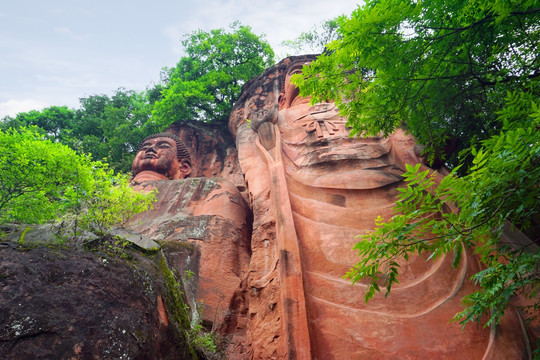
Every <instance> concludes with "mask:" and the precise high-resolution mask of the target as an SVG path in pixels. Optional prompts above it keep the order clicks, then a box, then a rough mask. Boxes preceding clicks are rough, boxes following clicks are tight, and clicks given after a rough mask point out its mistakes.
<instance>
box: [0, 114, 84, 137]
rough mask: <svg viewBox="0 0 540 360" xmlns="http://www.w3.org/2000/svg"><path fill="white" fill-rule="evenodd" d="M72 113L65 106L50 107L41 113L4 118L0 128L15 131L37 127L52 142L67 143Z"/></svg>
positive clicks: (71, 124) (71, 126)
mask: <svg viewBox="0 0 540 360" xmlns="http://www.w3.org/2000/svg"><path fill="white" fill-rule="evenodd" d="M73 117H74V112H73V110H71V109H68V108H67V106H51V107H48V108H45V109H43V110H41V111H38V110H32V111H29V112H27V113H19V114H17V116H15V117H10V116H6V117H5V118H4V119H3V121H2V123H1V125H0V128H1V129H4V130H7V129H9V128H14V129H17V128H19V127H27V126H37V127H39V128H40V129H41V130H42V131H41V132H42V133H43V134H44V135H45V136H46V137H47V138H48V139H51V140H53V141H58V142H64V143H65V142H68V141H69V139H70V136H71V130H72V128H73Z"/></svg>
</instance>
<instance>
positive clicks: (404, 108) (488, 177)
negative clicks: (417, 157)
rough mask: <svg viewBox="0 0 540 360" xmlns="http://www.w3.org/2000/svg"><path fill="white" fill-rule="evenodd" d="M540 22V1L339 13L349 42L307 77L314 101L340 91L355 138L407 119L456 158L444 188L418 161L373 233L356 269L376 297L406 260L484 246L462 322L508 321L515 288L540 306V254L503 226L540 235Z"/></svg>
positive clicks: (397, 2) (483, 0)
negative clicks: (506, 238) (390, 213)
mask: <svg viewBox="0 0 540 360" xmlns="http://www.w3.org/2000/svg"><path fill="white" fill-rule="evenodd" d="M539 21H540V3H539V2H538V1H537V0H536V1H535V0H530V1H513V0H509V1H506V0H504V1H503V0H495V1H487V0H474V1H467V2H462V1H449V0H447V1H442V0H431V1H424V2H417V1H405V0H379V1H367V2H366V4H365V5H364V6H361V7H359V8H358V9H357V10H355V11H354V12H353V13H352V15H351V16H350V18H341V19H339V20H338V22H339V25H340V28H339V33H340V34H341V36H342V38H341V39H338V40H336V41H334V42H333V43H331V44H330V45H329V46H328V48H329V49H330V50H331V51H329V52H327V53H325V54H323V55H322V56H320V57H319V58H318V59H317V61H315V62H314V63H312V64H311V66H309V67H305V68H304V71H303V75H300V76H296V78H295V79H294V81H296V83H297V84H298V85H300V91H301V94H303V95H312V96H313V101H320V100H323V99H334V100H335V101H336V103H337V104H338V106H339V108H340V110H341V112H342V114H343V115H345V116H347V117H348V119H349V125H350V126H352V128H353V133H354V134H356V135H375V134H378V133H380V132H382V133H384V134H389V133H391V132H392V131H393V130H394V129H395V128H396V127H398V126H402V127H404V128H406V129H407V130H409V131H411V132H412V133H413V135H414V136H415V137H416V138H417V139H418V140H419V141H420V142H421V143H424V144H426V145H427V151H428V155H429V159H431V160H432V161H433V160H436V159H437V158H443V159H444V157H445V156H447V157H446V159H445V160H446V163H447V164H448V165H450V166H454V170H453V172H452V174H451V175H450V176H447V177H445V178H444V179H443V180H442V182H441V183H440V184H438V183H437V182H436V181H435V180H434V178H432V177H431V175H429V173H428V172H426V171H420V169H419V167H408V169H407V172H406V173H405V174H404V176H405V180H406V187H404V188H403V189H401V194H400V196H399V198H398V202H397V206H396V215H395V216H394V217H393V218H392V219H389V220H388V219H386V220H385V219H380V218H378V219H377V220H376V229H375V231H374V232H373V233H371V234H367V235H364V236H361V237H360V239H361V241H360V242H359V243H358V244H357V245H356V249H357V250H358V251H359V255H360V256H361V260H360V262H359V263H358V264H357V265H356V266H355V267H354V268H353V269H351V271H350V272H349V273H348V274H347V276H348V277H349V278H351V279H352V281H353V282H354V281H358V280H360V279H362V278H366V277H367V278H369V279H370V280H371V281H370V285H369V286H368V288H367V293H366V300H367V299H369V298H371V297H372V296H373V295H374V294H375V292H377V291H380V287H383V286H384V287H385V288H386V292H387V294H388V292H390V290H391V288H392V285H393V284H395V283H396V282H397V281H398V280H397V279H398V273H399V264H398V262H397V261H396V259H397V258H401V257H404V258H406V259H407V258H408V256H409V255H410V254H414V253H417V254H420V253H422V252H428V253H431V254H432V255H431V257H432V258H435V257H437V256H440V255H442V254H447V253H453V254H454V256H455V261H454V265H457V264H458V263H459V261H460V259H461V256H462V252H463V250H464V249H471V250H473V251H474V252H476V253H477V254H478V255H479V257H480V259H481V260H482V261H483V263H484V264H485V269H484V270H482V271H480V272H478V273H477V274H475V275H474V276H473V277H472V280H473V281H474V282H476V283H477V284H478V285H479V287H480V289H479V291H477V292H475V293H473V294H471V295H469V296H467V297H466V298H465V299H464V303H465V305H466V306H467V307H466V308H465V310H464V311H463V312H461V313H459V314H457V315H456V318H455V319H456V320H459V321H461V323H462V324H465V323H467V322H469V321H471V320H478V321H480V320H481V316H482V315H483V314H487V315H488V319H489V320H488V322H487V324H489V325H492V324H496V323H497V322H498V321H499V318H500V316H501V314H502V313H503V312H504V309H505V308H506V306H507V305H508V301H509V299H510V298H511V297H512V296H513V295H515V294H524V295H525V296H528V297H530V298H532V299H533V300H535V304H534V305H533V306H532V309H533V311H535V312H536V313H538V309H539V307H540V305H539V302H538V299H539V298H540V297H539V296H538V295H539V289H540V279H539V273H538V263H539V260H540V255H539V254H538V251H528V249H529V248H533V247H535V245H534V244H530V245H528V246H518V245H516V244H504V243H501V240H500V234H501V232H502V229H503V226H504V225H505V224H507V222H511V223H512V224H513V225H514V226H517V227H518V228H519V229H521V230H525V231H527V230H528V233H529V235H531V236H533V239H534V240H536V241H537V242H538V226H537V225H536V226H535V224H538V218H539V214H540V191H539V188H538V183H539V180H540V172H539V170H538V168H539V166H538V165H539V164H540V135H539V132H538V129H539V128H540V113H539V109H538V98H539V95H540V86H539V75H540V71H539V66H538V65H539V53H540V52H539V51H538V44H540V41H539V40H540V29H539V27H538V23H539ZM450 143H452V144H454V145H455V146H454V152H453V153H451V154H447V153H446V150H448V145H449V144H450ZM458 164H460V165H459V166H456V165H458ZM458 173H460V174H461V175H463V176H462V177H458V176H457V174H458ZM454 206H457V208H459V209H460V210H459V211H455V212H452V211H448V209H449V208H452V207H454ZM511 245H513V246H511ZM539 355H540V354H537V356H539Z"/></svg>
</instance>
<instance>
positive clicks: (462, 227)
mask: <svg viewBox="0 0 540 360" xmlns="http://www.w3.org/2000/svg"><path fill="white" fill-rule="evenodd" d="M534 100H535V99H532V98H531V94H525V93H521V92H516V93H509V94H508V96H507V98H506V101H507V106H506V107H505V109H504V111H502V112H500V113H499V121H501V122H502V123H504V126H503V130H501V131H500V133H499V134H498V135H494V136H492V137H491V138H489V139H487V140H484V141H483V142H482V147H481V148H480V149H478V150H477V149H475V148H472V155H473V156H474V157H473V160H472V166H471V167H470V169H469V173H468V174H467V175H466V176H463V177H457V176H455V173H456V169H454V171H453V172H452V174H451V175H448V176H446V177H444V178H443V180H442V181H441V182H440V184H438V183H437V182H436V181H435V178H434V175H433V174H431V175H430V174H429V170H426V171H419V169H420V164H418V165H416V166H412V165H407V172H406V173H405V174H404V177H405V181H406V183H407V186H406V187H404V188H401V189H400V194H399V196H398V201H397V205H396V208H395V209H396V212H397V213H398V214H397V215H395V216H394V217H393V218H392V219H390V220H389V221H387V222H385V221H383V220H382V219H380V218H378V219H377V220H376V229H375V230H374V231H373V232H372V233H370V234H367V235H363V236H361V237H360V239H361V241H360V242H359V243H357V244H356V246H355V249H357V250H358V252H359V255H360V256H361V257H362V260H361V261H360V262H359V263H358V264H357V265H356V266H354V268H353V269H351V270H350V271H349V273H347V275H346V276H347V277H349V278H350V279H351V280H352V281H353V282H356V281H358V280H360V279H362V278H365V277H369V278H370V279H371V280H370V281H371V282H370V284H369V285H368V289H367V292H366V296H365V297H366V301H367V300H368V299H370V298H372V297H373V296H374V294H375V292H376V291H380V288H379V287H380V286H381V285H382V286H384V287H385V288H386V294H388V293H389V292H390V290H391V288H392V285H393V284H395V283H397V282H398V280H397V275H398V272H399V267H400V266H399V263H398V262H397V261H396V260H397V259H399V258H405V259H408V257H409V256H410V255H411V254H418V255H420V254H422V253H430V254H431V255H430V257H432V258H436V257H439V256H441V255H443V254H449V253H451V254H453V256H454V262H453V265H454V266H457V265H458V264H459V262H460V260H461V257H462V256H463V252H464V250H473V251H474V252H475V253H476V254H478V256H479V258H480V260H481V261H482V262H483V263H484V264H485V265H486V268H485V269H484V270H482V271H480V272H478V273H477V274H475V275H474V276H473V277H472V280H473V281H474V282H475V283H476V284H478V285H479V286H480V290H478V291H476V292H474V293H473V294H470V295H468V296H466V297H465V298H464V304H465V305H467V307H466V308H465V310H464V311H462V312H460V313H458V314H457V315H456V317H455V319H456V320H459V321H460V322H461V323H462V324H465V323H467V322H469V321H472V320H477V321H479V320H480V319H481V317H482V316H483V315H485V314H486V313H487V314H488V315H489V320H488V321H487V323H486V325H492V324H497V323H498V321H499V319H500V317H501V316H502V314H503V313H504V310H505V309H506V307H507V306H508V302H509V301H510V299H511V298H512V296H514V295H517V294H524V295H525V296H526V297H528V298H531V299H534V300H535V304H534V305H533V306H532V308H533V310H535V311H536V312H537V311H538V309H540V301H539V299H540V298H539V295H540V294H539V292H540V273H539V268H538V264H539V262H540V253H538V252H531V251H527V249H526V248H524V247H523V246H516V244H508V243H502V242H501V241H500V238H501V233H502V230H503V227H504V225H505V224H506V223H507V221H510V222H511V223H512V224H514V225H515V226H518V227H520V228H522V229H526V228H527V227H528V226H529V225H530V220H531V219H534V218H536V217H538V215H539V213H540V209H539V207H538V204H539V202H540V188H539V187H538V179H540V167H539V166H538V165H539V164H540V132H539V131H538V129H539V128H540V109H539V108H538V105H537V103H536V102H535V101H534ZM526 109H528V113H523V112H524V110H526ZM510 114H513V115H512V116H510ZM516 116H519V117H520V118H521V121H519V122H518V121H517V119H516V118H515V117H516ZM452 207H458V208H459V209H460V210H459V212H458V211H454V212H452V211H450V209H451V208H452ZM529 246H534V244H533V243H531V244H530V245H529ZM533 313H534V312H533Z"/></svg>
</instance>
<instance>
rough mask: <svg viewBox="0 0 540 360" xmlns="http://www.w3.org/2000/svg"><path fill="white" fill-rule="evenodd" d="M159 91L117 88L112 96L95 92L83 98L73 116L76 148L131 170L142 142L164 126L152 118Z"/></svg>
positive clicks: (95, 158)
mask: <svg viewBox="0 0 540 360" xmlns="http://www.w3.org/2000/svg"><path fill="white" fill-rule="evenodd" d="M156 92H157V91H155V90H152V91H150V90H149V91H147V92H136V91H133V90H125V89H122V88H120V89H118V90H116V92H115V93H114V94H113V95H112V96H111V97H109V96H107V95H92V96H89V97H87V98H82V99H81V100H80V102H81V107H80V108H79V109H77V110H76V111H75V117H74V120H73V132H72V134H73V139H74V140H73V142H72V143H71V144H70V146H72V147H73V148H74V149H77V150H79V151H82V152H84V153H89V154H92V158H93V159H94V160H103V159H105V160H106V161H107V162H108V163H109V164H110V166H111V167H112V168H113V169H115V170H116V171H122V172H128V171H129V169H130V168H131V162H132V161H133V157H134V156H135V152H136V150H137V148H138V146H139V144H140V142H141V141H142V140H143V139H144V138H145V137H146V136H148V135H150V134H152V133H154V132H159V131H161V130H163V128H164V127H160V126H159V125H158V124H156V123H155V122H154V121H153V119H152V118H151V112H152V109H153V105H154V103H153V102H152V100H151V96H152V98H155V97H157V96H158V95H157V94H156Z"/></svg>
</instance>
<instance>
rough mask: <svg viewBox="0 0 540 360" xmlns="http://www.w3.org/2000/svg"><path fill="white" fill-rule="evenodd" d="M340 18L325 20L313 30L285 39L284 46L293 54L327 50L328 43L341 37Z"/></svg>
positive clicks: (316, 52) (318, 52)
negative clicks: (291, 38) (339, 31)
mask: <svg viewBox="0 0 540 360" xmlns="http://www.w3.org/2000/svg"><path fill="white" fill-rule="evenodd" d="M338 29H339V25H338V18H337V17H336V18H334V19H330V20H326V21H323V22H322V23H321V24H319V25H315V26H313V28H311V30H309V31H306V32H302V33H301V34H300V35H299V36H298V37H297V38H296V39H294V40H285V41H283V42H282V43H281V45H282V46H284V47H286V48H288V49H289V51H290V53H288V54H287V56H291V55H303V54H320V53H323V52H324V51H326V45H328V44H329V43H331V42H332V41H334V40H338V39H339V38H340V34H339V33H338V31H337V30H338Z"/></svg>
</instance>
